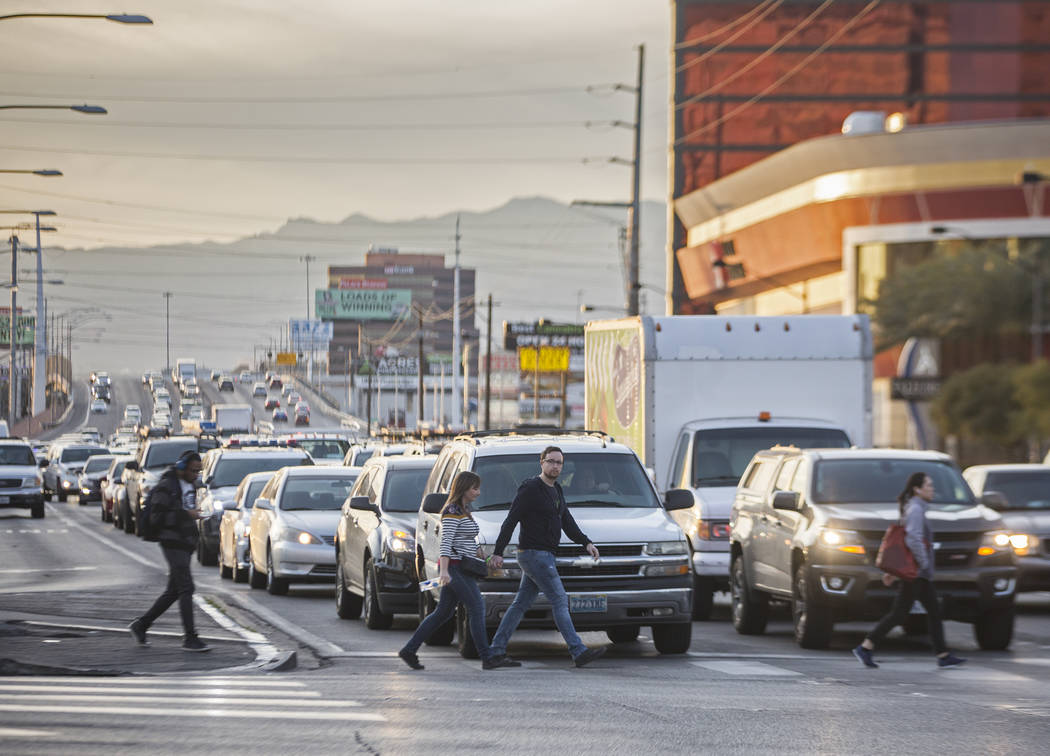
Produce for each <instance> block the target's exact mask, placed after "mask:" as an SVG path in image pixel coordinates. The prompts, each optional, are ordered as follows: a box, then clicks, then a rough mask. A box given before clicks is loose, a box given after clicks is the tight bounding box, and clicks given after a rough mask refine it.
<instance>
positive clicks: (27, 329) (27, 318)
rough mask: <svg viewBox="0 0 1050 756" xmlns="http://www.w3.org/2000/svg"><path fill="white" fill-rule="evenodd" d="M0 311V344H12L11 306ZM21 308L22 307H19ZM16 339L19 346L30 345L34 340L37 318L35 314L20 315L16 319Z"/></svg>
mask: <svg viewBox="0 0 1050 756" xmlns="http://www.w3.org/2000/svg"><path fill="white" fill-rule="evenodd" d="M4 309H6V310H7V312H4V313H0V344H5V345H7V346H10V345H11V308H10V307H6V308H4ZM19 310H21V308H19ZM15 323H16V325H15V338H16V339H17V340H16V341H15V343H16V344H18V345H19V346H28V345H29V344H32V343H33V342H34V340H35V339H34V335H35V332H36V318H35V317H34V316H33V315H19V316H18V318H17V320H16V321H15Z"/></svg>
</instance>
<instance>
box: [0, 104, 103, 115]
mask: <svg viewBox="0 0 1050 756" xmlns="http://www.w3.org/2000/svg"><path fill="white" fill-rule="evenodd" d="M0 110H75V111H76V112H78V113H87V114H88V115H105V114H106V113H107V112H108V111H107V110H106V109H105V108H104V107H102V106H101V105H0Z"/></svg>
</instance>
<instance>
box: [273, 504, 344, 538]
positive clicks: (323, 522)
mask: <svg viewBox="0 0 1050 756" xmlns="http://www.w3.org/2000/svg"><path fill="white" fill-rule="evenodd" d="M278 511H279V514H278V517H279V518H280V519H281V521H282V522H283V523H284V524H285V525H287V526H289V527H292V528H299V530H308V531H309V532H311V533H313V534H314V535H317V536H328V537H329V538H331V537H332V536H334V535H335V529H336V527H338V525H339V518H340V517H342V515H343V513H342V511H341V510H338V509H325V510H318V509H301V510H295V511H292V512H288V511H285V510H283V509H282V510H278Z"/></svg>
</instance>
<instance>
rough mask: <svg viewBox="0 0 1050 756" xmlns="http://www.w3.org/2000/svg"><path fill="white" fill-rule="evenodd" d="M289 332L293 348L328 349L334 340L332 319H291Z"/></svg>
mask: <svg viewBox="0 0 1050 756" xmlns="http://www.w3.org/2000/svg"><path fill="white" fill-rule="evenodd" d="M288 333H289V334H290V337H291V340H292V349H295V350H297V351H298V350H310V349H327V348H328V344H329V342H330V341H331V340H332V333H333V324H332V321H330V320H289V321H288Z"/></svg>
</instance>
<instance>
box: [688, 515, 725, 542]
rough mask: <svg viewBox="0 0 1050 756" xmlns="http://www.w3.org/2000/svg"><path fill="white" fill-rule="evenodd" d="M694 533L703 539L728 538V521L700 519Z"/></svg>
mask: <svg viewBox="0 0 1050 756" xmlns="http://www.w3.org/2000/svg"><path fill="white" fill-rule="evenodd" d="M696 534H697V535H698V536H699V537H700V538H702V539H703V540H705V541H725V540H728V539H729V523H728V522H712V521H711V520H700V523H699V524H698V525H697V528H696Z"/></svg>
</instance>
